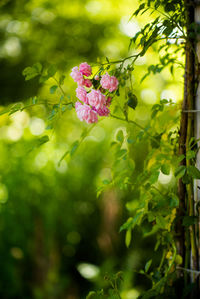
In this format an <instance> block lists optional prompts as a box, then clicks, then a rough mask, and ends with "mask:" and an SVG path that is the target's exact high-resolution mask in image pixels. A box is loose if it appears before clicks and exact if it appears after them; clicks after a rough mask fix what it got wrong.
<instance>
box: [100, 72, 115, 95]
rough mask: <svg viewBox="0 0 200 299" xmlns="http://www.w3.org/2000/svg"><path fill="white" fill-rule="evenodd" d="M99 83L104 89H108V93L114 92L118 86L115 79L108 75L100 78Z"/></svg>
mask: <svg viewBox="0 0 200 299" xmlns="http://www.w3.org/2000/svg"><path fill="white" fill-rule="evenodd" d="M100 83H101V86H102V87H103V88H104V89H108V90H109V91H110V92H112V91H114V90H116V89H117V87H118V84H119V82H118V80H117V78H116V77H115V76H109V75H108V73H106V74H105V75H103V76H102V78H101V81H100Z"/></svg>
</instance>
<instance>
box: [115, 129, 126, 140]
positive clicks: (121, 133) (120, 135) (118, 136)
mask: <svg viewBox="0 0 200 299" xmlns="http://www.w3.org/2000/svg"><path fill="white" fill-rule="evenodd" d="M116 139H117V140H118V141H119V142H121V143H122V142H123V141H124V134H123V131H122V130H119V131H118V132H117V136H116Z"/></svg>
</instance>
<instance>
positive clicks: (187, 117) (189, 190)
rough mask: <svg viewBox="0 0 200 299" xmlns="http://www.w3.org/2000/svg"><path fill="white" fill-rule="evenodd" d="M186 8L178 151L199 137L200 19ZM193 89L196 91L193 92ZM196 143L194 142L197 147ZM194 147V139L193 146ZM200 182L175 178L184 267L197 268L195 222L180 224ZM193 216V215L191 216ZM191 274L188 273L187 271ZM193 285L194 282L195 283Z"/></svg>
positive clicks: (193, 4) (191, 210) (197, 9)
mask: <svg viewBox="0 0 200 299" xmlns="http://www.w3.org/2000/svg"><path fill="white" fill-rule="evenodd" d="M185 8H186V10H185V11H186V15H185V17H186V31H187V32H186V33H187V41H186V46H185V58H186V61H185V82H184V100H183V111H182V116H181V124H180V139H179V153H180V154H184V155H185V156H186V153H187V152H188V151H189V150H191V138H192V137H195V139H199V138H200V115H199V113H198V112H196V111H195V110H200V86H199V84H198V67H197V66H198V63H197V57H198V62H199V61H200V42H197V38H196V36H195V35H196V30H195V29H194V28H195V26H194V24H195V22H196V23H198V22H200V3H199V4H198V3H197V1H191V0H185ZM196 90H197V92H196ZM199 145H200V144H198V146H199ZM194 148H195V142H194V146H193V149H194ZM182 164H183V165H185V166H186V167H190V166H191V165H192V161H191V159H187V158H186V159H185V160H183V161H182ZM196 167H197V168H198V169H199V168H200V153H198V154H197V161H196ZM198 185H200V183H199V182H198V181H197V180H195V181H194V182H191V183H189V184H186V185H185V184H184V183H183V181H182V179H180V180H179V188H178V191H179V200H180V205H179V213H178V216H179V219H180V220H179V222H178V225H177V230H178V235H179V237H180V238H179V239H178V250H179V254H181V256H182V257H183V265H184V268H186V269H187V270H195V271H198V270H199V259H198V257H199V248H198V247H199V237H200V236H199V231H200V230H199V224H198V225H195V224H192V225H190V226H189V227H187V226H183V225H182V219H183V217H184V216H190V217H194V216H197V212H196V211H197V209H196V204H197V202H198V201H199V199H200V189H199V188H198ZM191 219H194V218H191ZM191 273H192V272H191ZM184 276H185V284H186V285H187V284H188V282H189V280H190V282H192V283H194V282H196V278H197V277H196V274H193V273H192V274H191V275H190V277H188V274H187V271H186V272H185V275H184ZM196 286H197V284H196ZM199 294H200V289H199V287H196V288H195V289H194V290H193V291H192V293H191V296H190V298H198V297H196V296H197V295H199Z"/></svg>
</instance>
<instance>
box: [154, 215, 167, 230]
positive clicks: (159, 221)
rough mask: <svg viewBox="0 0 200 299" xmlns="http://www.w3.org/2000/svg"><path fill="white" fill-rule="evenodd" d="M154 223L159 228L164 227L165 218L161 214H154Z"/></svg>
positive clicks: (165, 223)
mask: <svg viewBox="0 0 200 299" xmlns="http://www.w3.org/2000/svg"><path fill="white" fill-rule="evenodd" d="M156 224H157V225H158V226H159V227H160V228H161V229H165V228H166V225H167V222H166V220H165V218H164V217H163V216H160V215H159V216H156Z"/></svg>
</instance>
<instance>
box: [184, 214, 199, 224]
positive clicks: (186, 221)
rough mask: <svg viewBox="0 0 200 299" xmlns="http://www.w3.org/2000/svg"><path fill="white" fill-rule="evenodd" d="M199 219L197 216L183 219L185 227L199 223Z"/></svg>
mask: <svg viewBox="0 0 200 299" xmlns="http://www.w3.org/2000/svg"><path fill="white" fill-rule="evenodd" d="M197 221H198V217H197V216H185V217H183V225H184V226H190V225H193V224H195V223H197Z"/></svg>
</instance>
